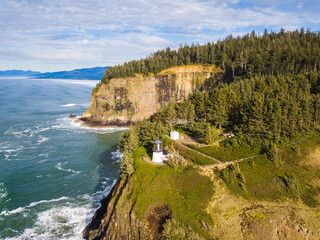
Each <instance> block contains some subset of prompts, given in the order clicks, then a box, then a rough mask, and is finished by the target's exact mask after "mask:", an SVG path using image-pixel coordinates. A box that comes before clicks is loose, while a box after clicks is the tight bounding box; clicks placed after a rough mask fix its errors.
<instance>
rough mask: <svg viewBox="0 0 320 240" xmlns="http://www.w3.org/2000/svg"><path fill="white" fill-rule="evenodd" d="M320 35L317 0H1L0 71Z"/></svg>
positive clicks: (111, 61)
mask: <svg viewBox="0 0 320 240" xmlns="http://www.w3.org/2000/svg"><path fill="white" fill-rule="evenodd" d="M281 27H282V28H284V29H285V30H295V29H300V28H301V27H304V28H305V29H310V30H311V31H319V29H320V0H304V1H301V0H171V1H168V0H153V1H147V0H127V1H123V0H1V4H0V70H8V69H20V70H34V71H41V72H48V71H62V70H72V69H76V68H87V67H96V66H113V65H116V64H122V63H124V62H125V61H130V60H134V59H140V58H144V57H146V56H147V55H149V54H151V53H153V52H155V51H157V50H160V49H164V48H166V47H170V48H172V49H177V48H178V47H179V45H180V44H182V45H184V44H191V43H200V44H202V43H207V42H216V41H217V40H219V39H221V40H222V39H224V38H225V37H226V36H228V35H230V34H232V35H233V36H242V35H244V34H246V33H251V32H252V30H255V32H256V33H261V34H263V32H264V30H265V29H267V30H268V32H270V31H274V32H278V31H279V30H280V29H281Z"/></svg>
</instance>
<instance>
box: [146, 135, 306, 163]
mask: <svg viewBox="0 0 320 240" xmlns="http://www.w3.org/2000/svg"><path fill="white" fill-rule="evenodd" d="M308 139H309V138H307V139H304V140H300V141H297V142H293V143H289V144H286V145H283V146H281V147H278V149H281V148H283V147H287V146H290V145H294V144H297V143H301V142H304V141H306V140H308ZM175 142H176V143H177V144H179V145H180V146H182V147H184V148H188V149H190V150H192V151H194V152H196V153H197V154H200V155H202V156H204V157H207V158H210V159H212V160H213V161H215V162H216V163H212V164H207V165H198V166H194V167H195V168H210V167H218V168H219V169H223V168H225V167H227V166H228V165H231V164H235V163H239V162H243V161H246V160H250V159H253V158H256V157H259V156H261V155H263V154H259V155H255V156H251V157H246V158H240V159H236V160H231V161H227V162H222V161H220V160H218V159H216V158H214V157H211V156H209V155H207V154H204V153H202V152H199V151H197V150H195V149H193V148H191V147H189V146H186V145H184V144H183V143H191V144H194V142H195V141H194V139H192V138H187V139H184V140H182V141H181V140H178V141H175ZM198 145H204V146H208V145H205V144H199V143H198ZM141 158H142V160H144V161H145V162H148V163H151V164H153V165H158V166H163V165H167V163H156V162H153V161H150V160H149V159H148V158H146V157H143V156H142V157H141Z"/></svg>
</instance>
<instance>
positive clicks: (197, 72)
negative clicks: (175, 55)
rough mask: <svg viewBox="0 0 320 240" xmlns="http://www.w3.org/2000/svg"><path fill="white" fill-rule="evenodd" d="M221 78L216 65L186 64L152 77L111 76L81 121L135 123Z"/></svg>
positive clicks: (93, 96) (219, 80) (210, 86)
mask: <svg viewBox="0 0 320 240" xmlns="http://www.w3.org/2000/svg"><path fill="white" fill-rule="evenodd" d="M223 77H224V72H223V71H222V70H221V69H220V68H217V67H215V66H212V67H203V66H186V67H175V68H171V69H168V70H166V71H163V72H162V73H160V74H159V75H156V76H151V77H143V78H121V79H111V80H110V82H109V83H108V84H102V85H101V87H100V89H99V91H98V92H97V93H96V94H94V95H92V96H91V102H90V107H89V108H88V109H87V111H86V112H85V113H84V114H83V115H82V120H84V121H87V122H88V123H92V124H99V125H128V124H130V123H137V122H139V121H141V120H143V119H145V118H148V117H149V116H151V115H152V114H153V113H155V112H156V111H157V110H158V109H159V108H160V107H161V106H164V105H166V104H168V103H169V102H171V101H182V100H183V99H185V98H186V97H188V95H189V94H190V93H193V92H197V91H208V90H210V89H212V88H213V87H214V86H216V85H217V84H218V83H219V82H221V81H223Z"/></svg>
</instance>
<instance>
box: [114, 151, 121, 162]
mask: <svg viewBox="0 0 320 240" xmlns="http://www.w3.org/2000/svg"><path fill="white" fill-rule="evenodd" d="M111 155H112V156H111V159H112V160H116V161H115V162H120V160H121V159H122V158H123V153H122V152H120V151H116V152H112V153H111Z"/></svg>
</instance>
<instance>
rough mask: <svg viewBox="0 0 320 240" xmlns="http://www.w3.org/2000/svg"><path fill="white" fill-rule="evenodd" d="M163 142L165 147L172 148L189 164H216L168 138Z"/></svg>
mask: <svg viewBox="0 0 320 240" xmlns="http://www.w3.org/2000/svg"><path fill="white" fill-rule="evenodd" d="M165 141H166V144H167V145H171V146H173V147H174V148H175V149H176V150H177V151H178V152H179V154H180V155H181V156H183V157H184V158H186V159H188V160H190V161H191V162H193V163H195V164H197V165H208V164H213V163H216V162H215V161H214V160H212V159H211V158H208V157H206V156H203V155H201V154H199V153H197V152H195V151H193V150H192V149H189V148H188V147H184V146H181V145H180V144H178V143H176V142H175V141H172V140H171V139H169V138H167V139H166V140H165Z"/></svg>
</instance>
